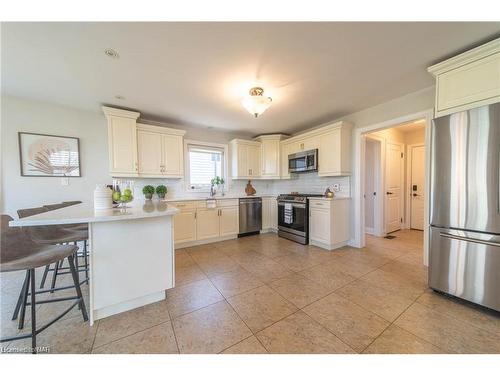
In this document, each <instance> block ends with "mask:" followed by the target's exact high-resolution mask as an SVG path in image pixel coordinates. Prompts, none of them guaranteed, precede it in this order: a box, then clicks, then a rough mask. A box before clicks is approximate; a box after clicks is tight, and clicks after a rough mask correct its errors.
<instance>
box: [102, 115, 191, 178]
mask: <svg viewBox="0 0 500 375" xmlns="http://www.w3.org/2000/svg"><path fill="white" fill-rule="evenodd" d="M102 110H103V112H104V114H105V115H106V118H107V119H108V148H109V169H110V174H111V176H113V177H146V178H147V177H152V178H158V177H165V178H182V177H183V176H184V145H183V142H184V140H183V137H184V134H185V133H186V132H185V131H184V130H178V129H171V128H166V127H163V126H153V125H147V124H141V123H138V122H137V118H138V117H139V115H140V113H139V112H131V111H126V110H123V109H118V108H111V107H102Z"/></svg>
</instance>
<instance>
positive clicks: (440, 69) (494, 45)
mask: <svg viewBox="0 0 500 375" xmlns="http://www.w3.org/2000/svg"><path fill="white" fill-rule="evenodd" d="M498 52H500V38H498V39H494V40H492V41H491V42H488V43H486V44H483V45H481V46H479V47H476V48H473V49H471V50H469V51H466V52H463V53H461V54H460V55H457V56H454V57H452V58H449V59H447V60H445V61H442V62H440V63H437V64H434V65H432V66H430V67H428V68H427V71H428V72H429V73H431V74H433V75H434V76H437V75H439V74H441V73H444V72H446V71H448V70H451V69H455V68H458V67H460V66H463V65H466V64H469V63H471V62H474V61H476V60H479V59H482V58H485V57H487V56H489V55H493V54H495V53H498Z"/></svg>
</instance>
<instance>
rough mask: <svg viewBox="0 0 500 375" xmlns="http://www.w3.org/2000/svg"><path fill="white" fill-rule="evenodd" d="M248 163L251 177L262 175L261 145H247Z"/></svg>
mask: <svg viewBox="0 0 500 375" xmlns="http://www.w3.org/2000/svg"><path fill="white" fill-rule="evenodd" d="M247 152H248V154H247V163H248V169H249V176H250V177H259V176H260V169H261V163H260V147H259V146H253V145H252V146H250V145H249V146H247Z"/></svg>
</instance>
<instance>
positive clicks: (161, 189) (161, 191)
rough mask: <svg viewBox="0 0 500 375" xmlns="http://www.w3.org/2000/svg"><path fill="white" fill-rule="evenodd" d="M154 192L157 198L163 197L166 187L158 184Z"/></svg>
mask: <svg viewBox="0 0 500 375" xmlns="http://www.w3.org/2000/svg"><path fill="white" fill-rule="evenodd" d="M156 194H158V198H160V199H165V194H167V187H166V186H165V185H158V186H157V187H156Z"/></svg>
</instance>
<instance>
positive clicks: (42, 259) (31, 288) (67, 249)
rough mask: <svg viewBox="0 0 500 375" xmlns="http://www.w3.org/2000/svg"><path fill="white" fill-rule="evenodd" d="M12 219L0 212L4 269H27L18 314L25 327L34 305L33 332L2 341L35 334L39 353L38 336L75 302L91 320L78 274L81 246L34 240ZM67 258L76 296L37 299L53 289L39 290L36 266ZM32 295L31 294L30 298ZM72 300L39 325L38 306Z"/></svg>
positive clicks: (1, 268) (0, 251) (0, 268)
mask: <svg viewBox="0 0 500 375" xmlns="http://www.w3.org/2000/svg"><path fill="white" fill-rule="evenodd" d="M11 220H12V217H10V216H8V215H0V223H1V225H0V228H1V232H0V272H12V271H21V270H26V278H25V280H24V284H23V287H22V290H21V295H20V296H19V299H18V302H17V305H16V311H15V313H14V315H15V317H17V315H18V313H19V312H20V317H19V329H22V328H23V326H24V315H25V311H26V306H31V333H29V334H23V335H17V336H13V337H6V338H1V339H0V342H7V341H13V340H20V339H24V338H28V337H31V345H32V351H33V353H36V336H37V335H38V334H39V333H41V332H42V331H43V330H45V329H46V328H48V327H49V326H51V325H52V324H54V323H55V322H56V321H57V320H59V319H61V318H62V317H63V316H64V315H66V314H67V313H68V312H69V311H70V310H71V309H72V308H73V307H74V306H76V305H78V307H79V308H80V310H81V311H82V316H83V320H84V321H87V320H88V316H87V310H86V308H85V302H84V300H83V296H82V291H81V289H80V283H79V281H78V276H77V273H76V268H75V264H74V254H75V253H76V251H77V250H78V247H77V246H75V245H44V244H40V243H37V242H35V241H33V240H32V239H31V238H30V236H29V235H27V233H26V231H23V230H20V229H18V228H10V227H9V225H8V223H9V221H11ZM65 258H67V259H68V263H69V268H70V270H71V275H72V278H73V284H74V285H73V286H74V288H75V290H76V296H71V297H62V298H53V299H50V300H42V301H36V295H37V294H41V293H46V292H49V290H47V291H38V292H37V291H36V287H35V269H36V268H38V267H43V266H46V265H48V264H50V263H58V262H60V261H61V260H64V259H65ZM60 289H67V288H55V289H54V290H51V291H56V290H60ZM28 296H30V297H31V299H30V302H28ZM68 300H75V302H74V303H73V304H72V305H71V306H70V307H69V308H68V309H66V310H65V311H64V312H63V313H62V314H60V315H59V316H57V317H55V318H54V319H53V320H51V321H50V322H49V323H47V324H45V325H44V326H42V327H40V328H37V327H36V308H35V306H36V305H37V304H41V303H56V302H60V301H68ZM14 319H15V318H14Z"/></svg>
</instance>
